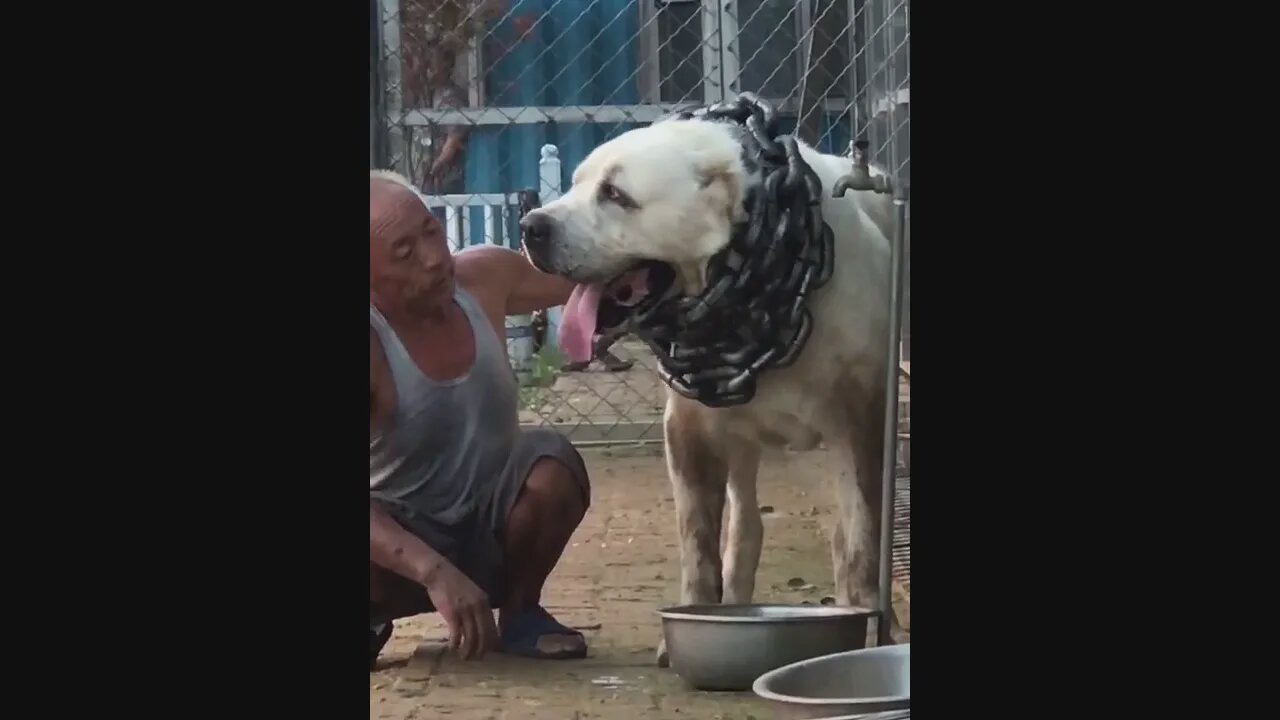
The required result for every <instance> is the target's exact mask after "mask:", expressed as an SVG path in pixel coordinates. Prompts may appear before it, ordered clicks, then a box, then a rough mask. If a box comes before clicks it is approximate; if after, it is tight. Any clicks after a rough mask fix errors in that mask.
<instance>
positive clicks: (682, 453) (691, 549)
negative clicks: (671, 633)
mask: <svg viewBox="0 0 1280 720" xmlns="http://www.w3.org/2000/svg"><path fill="white" fill-rule="evenodd" d="M709 425H710V423H709V422H708V421H707V418H704V417H702V415H701V412H700V410H699V409H698V408H696V407H693V406H691V405H689V404H686V403H684V402H681V401H678V400H673V401H672V402H669V403H668V405H667V413H666V418H665V422H664V423H663V434H664V436H665V438H666V451H667V472H668V474H669V475H670V477H671V488H672V490H673V491H674V493H675V503H676V520H677V531H678V533H679V536H680V602H681V604H683V605H690V604H709V603H718V602H720V598H721V594H722V585H721V582H722V580H721V574H720V570H721V562H720V527H721V518H722V517H723V515H724V500H725V478H726V476H727V474H728V464H727V462H726V459H725V453H724V446H723V436H722V435H720V434H718V433H714V432H713V431H712V429H711V428H710V427H709ZM658 665H659V666H661V667H666V666H667V653H666V642H665V641H663V642H662V643H660V644H659V646H658Z"/></svg>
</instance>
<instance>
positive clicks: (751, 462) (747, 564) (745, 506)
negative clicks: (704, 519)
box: [723, 438, 764, 604]
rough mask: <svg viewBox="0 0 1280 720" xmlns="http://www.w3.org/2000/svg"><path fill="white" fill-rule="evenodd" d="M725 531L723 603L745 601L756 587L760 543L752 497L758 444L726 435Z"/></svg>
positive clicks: (756, 508)
mask: <svg viewBox="0 0 1280 720" xmlns="http://www.w3.org/2000/svg"><path fill="white" fill-rule="evenodd" d="M727 449H728V456H729V532H728V533H727V536H726V539H725V540H726V542H725V549H724V581H723V587H724V598H723V601H724V602H725V603H726V604H736V603H749V602H751V596H752V595H753V594H754V593H755V588H756V569H757V568H758V567H759V565H760V548H761V546H762V545H763V543H764V524H763V523H761V521H760V504H759V502H758V500H757V499H756V474H757V471H758V470H759V469H760V446H759V445H758V444H756V443H753V442H749V441H747V440H742V439H739V438H730V439H729V442H728V447H727Z"/></svg>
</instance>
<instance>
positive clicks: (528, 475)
mask: <svg viewBox="0 0 1280 720" xmlns="http://www.w3.org/2000/svg"><path fill="white" fill-rule="evenodd" d="M571 290H572V283H569V282H568V281H566V280H563V279H561V278H558V277H554V276H551V275H546V274H543V273H541V272H539V271H538V270H537V269H536V268H534V267H533V266H532V265H530V264H529V261H528V260H526V259H525V258H524V257H522V256H521V255H520V254H519V253H516V252H513V251H510V250H506V249H504V248H499V247H491V246H485V247H475V248H471V249H468V250H465V251H463V252H460V253H458V254H457V255H456V256H455V255H451V254H450V252H449V247H448V245H447V243H446V241H445V237H444V232H443V229H442V228H441V227H440V224H439V222H438V221H437V220H436V218H435V217H434V216H433V215H432V214H431V213H430V212H429V211H428V210H427V207H426V205H425V204H424V202H423V198H422V196H420V195H419V194H418V192H417V190H416V189H414V188H413V187H412V186H410V185H409V183H408V182H407V181H406V180H405V179H404V178H403V177H400V176H398V175H394V174H391V173H384V172H373V173H371V174H370V178H369V371H370V375H369V498H370V500H369V561H370V568H369V570H370V581H369V602H370V618H369V620H370V622H369V626H370V629H369V636H370V660H369V664H370V668H371V669H372V668H373V667H374V665H375V664H376V662H377V658H378V654H379V653H380V652H381V650H382V647H383V645H385V644H386V641H387V639H388V638H389V637H390V636H391V626H392V621H393V620H395V619H397V618H402V617H408V616H411V615H417V614H420V613H426V612H439V613H440V615H441V617H443V619H444V620H445V622H447V623H448V625H449V644H450V646H451V647H452V648H453V649H455V650H458V651H459V653H460V654H461V656H462V657H464V658H468V659H470V658H478V657H482V656H483V655H484V653H485V651H486V650H491V649H495V648H497V649H499V650H501V651H502V652H506V653H511V654H517V655H524V656H530V657H538V658H552V659H561V658H580V657H584V656H585V655H586V651H587V647H586V642H585V640H584V638H583V637H582V634H581V633H579V632H576V631H574V630H571V629H569V628H567V627H565V626H564V625H562V624H560V623H559V622H557V621H556V620H555V619H554V618H553V617H552V616H551V615H550V614H549V613H548V612H547V611H546V610H544V609H543V608H542V606H541V604H540V602H541V596H542V586H543V583H544V582H545V581H546V579H547V576H548V575H549V574H550V573H551V570H552V568H554V567H555V565H556V563H557V562H558V561H559V559H560V554H561V552H562V551H563V550H564V547H565V544H566V543H567V542H568V540H569V536H570V535H571V534H572V533H573V531H574V530H575V529H576V528H577V526H578V523H579V522H581V520H582V517H583V515H584V514H585V513H586V511H587V507H588V505H589V504H590V499H591V492H590V485H589V484H588V481H587V471H586V468H585V467H584V465H583V462H582V458H581V457H580V456H579V455H578V453H577V451H576V450H574V448H573V446H572V445H570V444H569V442H568V440H567V439H565V438H564V437H563V436H561V435H558V434H556V433H554V432H550V431H545V430H524V431H522V430H521V428H520V427H519V421H518V418H517V411H516V399H517V386H516V381H515V377H514V374H513V373H512V371H511V367H510V365H509V361H508V359H507V354H506V341H505V318H506V316H507V315H514V314H523V313H528V312H531V311H533V310H536V309H540V308H546V307H550V306H554V305H561V304H563V303H564V302H565V301H566V300H567V299H568V297H569V293H570V292H571ZM494 609H497V610H498V611H499V617H498V622H497V625H496V626H495V624H494V618H493V610H494Z"/></svg>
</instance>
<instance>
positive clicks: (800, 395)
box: [729, 383, 823, 450]
mask: <svg viewBox="0 0 1280 720" xmlns="http://www.w3.org/2000/svg"><path fill="white" fill-rule="evenodd" d="M819 405H820V403H817V402H814V398H812V397H811V396H809V393H806V392H803V391H801V390H800V389H799V388H789V387H788V386H787V384H786V383H770V384H768V385H765V386H763V387H761V388H760V391H759V392H758V393H757V394H756V396H755V398H753V399H752V400H751V402H750V403H748V404H746V405H744V406H742V407H739V408H735V409H734V410H733V411H732V412H731V413H730V414H729V431H730V432H731V433H733V434H734V435H738V436H739V437H746V438H751V439H754V440H756V441H758V442H760V443H761V444H764V445H769V446H773V447H786V448H789V449H791V450H812V449H814V448H816V447H818V444H819V443H821V442H822V437H823V429H822V415H821V414H820V412H819V410H820V408H819Z"/></svg>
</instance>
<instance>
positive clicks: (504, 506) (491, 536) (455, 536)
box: [369, 428, 591, 625]
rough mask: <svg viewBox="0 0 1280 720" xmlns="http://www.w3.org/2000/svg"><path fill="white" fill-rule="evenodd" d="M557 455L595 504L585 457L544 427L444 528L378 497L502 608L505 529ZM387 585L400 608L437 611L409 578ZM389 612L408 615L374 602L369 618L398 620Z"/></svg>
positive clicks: (390, 579)
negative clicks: (523, 494) (537, 471)
mask: <svg viewBox="0 0 1280 720" xmlns="http://www.w3.org/2000/svg"><path fill="white" fill-rule="evenodd" d="M547 457H549V458H553V459H555V460H558V461H559V462H560V463H561V464H563V465H564V466H565V467H567V468H569V471H570V475H571V476H572V477H573V478H574V480H575V481H576V482H577V483H578V487H579V489H580V490H581V491H582V499H583V504H584V505H590V504H591V485H590V484H589V482H588V480H587V468H586V466H585V465H583V462H582V456H580V455H579V454H578V451H577V450H576V449H574V447H573V445H572V443H570V442H569V440H568V438H566V437H564V436H563V435H561V434H559V433H557V432H554V431H551V430H546V429H542V428H538V429H534V430H525V431H522V432H521V435H520V438H519V439H518V440H517V441H516V446H515V449H514V451H513V452H512V455H511V460H510V461H509V462H508V463H507V467H506V468H505V469H504V470H503V472H502V475H501V476H500V477H498V478H497V479H496V481H495V483H494V484H493V485H492V486H491V487H490V488H487V493H485V494H484V495H482V496H481V497H480V498H478V503H477V509H476V511H475V512H474V513H472V514H471V515H470V516H469V517H468V518H467V519H466V520H465V521H464V522H462V523H459V524H456V525H452V526H444V525H441V524H439V523H436V522H433V521H432V519H431V518H429V517H426V516H424V515H421V514H417V513H414V512H413V511H412V510H411V509H409V508H407V507H405V506H404V505H401V504H399V503H390V502H383V501H380V500H378V499H377V498H374V501H375V502H378V503H379V504H380V505H381V506H382V507H383V508H384V509H385V510H386V511H387V512H388V513H389V514H390V515H391V516H392V517H393V518H395V520H396V522H398V523H400V524H401V525H402V526H404V527H405V528H406V529H408V530H409V531H410V532H412V533H413V534H414V535H416V536H418V537H419V538H420V539H421V540H422V541H423V542H425V543H426V544H427V545H429V546H431V548H432V549H434V550H435V551H436V552H438V553H440V554H441V555H443V556H444V557H445V558H446V559H448V561H449V562H450V563H452V564H453V565H454V567H456V568H458V569H459V570H461V571H462V573H463V574H464V575H466V576H467V577H468V578H470V579H471V581H472V582H474V583H475V584H476V585H478V586H479V587H480V588H481V589H482V590H484V591H485V592H486V593H488V595H489V604H490V606H492V607H498V606H500V605H502V603H503V602H504V601H505V599H506V592H507V588H506V583H505V580H506V577H507V575H508V573H507V572H506V566H505V562H504V558H503V552H502V531H503V528H505V527H506V524H507V516H509V515H510V514H511V508H512V507H514V506H515V504H516V499H517V498H518V497H519V496H520V491H521V490H522V489H523V488H524V483H525V481H526V480H527V479H528V477H529V473H530V472H531V471H532V470H533V466H534V465H535V464H536V463H537V462H538V461H539V460H541V459H542V458H547ZM381 577H382V578H383V579H384V581H385V583H386V584H387V587H386V588H384V594H385V595H386V596H387V597H394V598H396V600H395V605H396V607H397V608H398V609H399V608H400V607H401V606H402V605H406V604H407V605H408V606H409V607H410V608H412V610H413V611H414V613H415V614H417V613H429V612H434V611H435V608H434V607H433V606H432V605H431V601H430V599H429V598H428V597H427V593H426V591H425V590H424V589H423V588H422V587H420V586H419V585H417V584H416V583H413V582H411V581H409V580H407V579H405V578H402V577H400V576H399V575H395V574H394V573H391V572H389V571H388V572H384V573H382V575H381ZM389 614H399V615H403V614H404V613H403V611H401V612H399V613H397V612H394V611H392V612H388V611H387V609H383V608H380V607H378V606H375V605H372V604H370V607H369V621H370V624H371V625H377V624H380V623H382V622H385V621H387V620H391V619H393V618H391V617H387V616H388V615H389Z"/></svg>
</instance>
